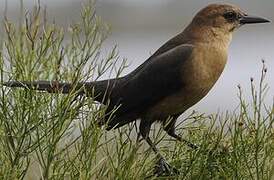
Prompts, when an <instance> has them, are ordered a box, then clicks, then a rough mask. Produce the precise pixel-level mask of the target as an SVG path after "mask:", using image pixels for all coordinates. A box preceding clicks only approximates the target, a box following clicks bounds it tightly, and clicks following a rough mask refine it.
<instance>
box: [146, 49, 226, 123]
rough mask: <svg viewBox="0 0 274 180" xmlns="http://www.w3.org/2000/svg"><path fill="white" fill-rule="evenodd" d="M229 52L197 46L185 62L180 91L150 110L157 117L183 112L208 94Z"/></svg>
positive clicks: (221, 70)
mask: <svg viewBox="0 0 274 180" xmlns="http://www.w3.org/2000/svg"><path fill="white" fill-rule="evenodd" d="M226 61H227V53H226V51H224V50H220V49H218V48H215V47H210V46H201V47H199V46H198V47H195V48H194V50H193V53H192V57H191V58H190V59H189V60H188V61H186V62H185V63H183V66H182V69H181V70H182V72H181V79H180V80H178V81H181V82H182V88H181V89H180V91H178V92H176V93H174V94H172V95H170V96H168V97H165V98H164V99H162V100H161V101H160V102H159V103H157V104H156V105H155V106H154V107H152V108H151V109H150V110H149V113H151V114H154V116H156V117H157V118H164V117H168V116H170V115H174V114H178V113H182V112H184V111H185V110H187V109H188V108H190V107H191V106H193V105H194V104H196V103H197V102H199V101H200V100H201V99H202V98H203V97H205V96H206V95H207V93H208V92H209V91H210V89H211V88H212V87H213V85H214V84H215V83H216V81H217V80H218V78H219V77H220V75H221V73H222V72H223V69H224V67H225V64H226Z"/></svg>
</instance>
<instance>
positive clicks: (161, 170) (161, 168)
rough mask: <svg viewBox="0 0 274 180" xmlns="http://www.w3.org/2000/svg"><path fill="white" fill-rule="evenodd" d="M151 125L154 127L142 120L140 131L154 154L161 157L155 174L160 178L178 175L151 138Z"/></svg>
mask: <svg viewBox="0 0 274 180" xmlns="http://www.w3.org/2000/svg"><path fill="white" fill-rule="evenodd" d="M151 125H152V122H149V121H145V120H141V123H140V127H139V129H140V135H141V136H142V137H143V138H144V139H145V140H146V142H147V143H148V145H149V146H150V147H151V148H152V150H153V151H154V153H155V154H156V155H157V156H158V157H159V161H158V165H157V166H156V167H155V174H156V175H157V176H160V175H163V174H171V173H172V172H175V173H177V174H178V170H176V169H175V168H172V167H171V166H170V165H169V164H168V163H167V162H166V160H165V158H164V157H163V156H162V155H161V154H160V152H159V151H158V149H157V148H156V146H155V144H154V143H153V142H152V141H151V139H150V137H149V131H150V128H151Z"/></svg>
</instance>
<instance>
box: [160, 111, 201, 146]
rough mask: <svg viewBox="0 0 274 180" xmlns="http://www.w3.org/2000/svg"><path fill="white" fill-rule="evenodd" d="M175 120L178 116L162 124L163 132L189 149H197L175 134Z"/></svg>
mask: <svg viewBox="0 0 274 180" xmlns="http://www.w3.org/2000/svg"><path fill="white" fill-rule="evenodd" d="M177 118H178V116H174V117H172V118H168V119H167V122H166V123H165V124H164V130H165V131H166V132H167V134H168V135H170V136H171V137H174V138H175V139H176V140H178V141H180V142H183V143H185V144H186V145H188V146H189V147H191V148H193V149H197V148H198V146H197V145H195V144H193V143H191V142H189V141H188V140H186V139H184V138H182V137H180V136H179V135H177V134H176V133H175V124H176V120H177Z"/></svg>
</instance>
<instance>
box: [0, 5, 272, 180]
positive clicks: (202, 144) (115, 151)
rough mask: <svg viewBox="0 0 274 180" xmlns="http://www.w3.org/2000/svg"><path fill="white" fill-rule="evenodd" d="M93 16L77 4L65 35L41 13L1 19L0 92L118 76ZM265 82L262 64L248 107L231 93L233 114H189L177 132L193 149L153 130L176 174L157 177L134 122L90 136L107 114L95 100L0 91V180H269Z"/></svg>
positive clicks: (102, 28)
mask: <svg viewBox="0 0 274 180" xmlns="http://www.w3.org/2000/svg"><path fill="white" fill-rule="evenodd" d="M93 7H94V6H93V3H92V2H89V3H87V4H85V5H84V6H83V10H82V12H81V17H82V20H81V22H79V23H78V24H72V25H71V26H70V28H69V29H63V28H61V27H59V26H58V25H57V24H54V23H49V22H48V20H47V18H46V15H45V13H44V11H43V10H42V9H41V8H40V7H39V6H38V7H36V8H34V9H33V11H31V13H30V12H29V13H24V12H27V11H24V9H23V8H22V12H23V13H22V17H24V18H21V19H22V20H21V22H19V23H13V22H10V21H9V20H8V18H7V17H5V21H4V30H5V35H4V37H3V41H2V43H1V44H2V46H1V50H0V81H1V83H3V82H5V81H8V80H10V79H16V80H22V81H32V80H37V79H39V80H58V81H69V82H79V81H87V80H90V81H91V80H97V79H99V78H101V77H102V76H105V75H108V74H112V75H113V74H115V75H116V76H119V75H120V73H121V72H122V70H123V69H124V68H125V67H126V64H125V61H124V60H120V58H119V56H118V53H117V50H116V48H115V47H114V48H113V49H112V50H110V52H109V53H108V54H106V55H104V54H103V53H102V50H101V46H102V43H103V42H104V40H105V39H106V37H107V35H108V32H109V28H108V26H107V25H105V24H104V23H103V22H102V21H101V19H100V18H99V17H97V16H96V15H95V13H94V9H93ZM24 14H25V15H24ZM121 62H122V63H121ZM266 74H267V69H266V67H265V64H264V62H263V67H262V71H261V75H260V76H261V79H260V81H259V82H258V83H256V82H255V81H254V80H253V79H251V82H250V84H251V96H250V100H249V101H247V100H245V99H244V98H243V95H244V94H245V93H244V92H243V91H244V90H243V89H242V88H241V87H240V86H239V87H238V88H239V106H238V108H237V111H235V112H233V113H223V114H214V115H204V114H201V113H198V112H193V113H191V114H190V115H188V116H187V117H185V119H183V120H182V121H181V123H180V124H178V127H177V131H178V132H179V133H180V134H183V136H184V138H186V139H188V140H189V141H191V142H194V143H196V144H197V145H199V148H198V149H197V150H193V149H190V148H189V147H187V146H186V145H185V144H182V143H179V142H176V141H174V140H172V139H170V138H169V137H168V136H167V135H166V134H165V133H164V132H163V131H162V129H161V128H159V127H158V125H155V127H154V129H153V130H152V131H151V137H152V139H153V141H154V142H155V143H157V146H158V147H159V148H160V150H161V153H162V154H163V155H164V156H165V157H166V159H167V161H168V162H170V164H171V165H172V166H174V167H176V169H178V170H179V172H180V174H171V175H169V176H162V177H155V176H154V175H153V171H154V167H155V163H156V161H157V158H156V156H155V155H154V154H153V151H152V150H151V149H150V148H149V147H148V146H147V145H146V143H145V142H141V143H137V142H136V136H135V135H136V131H137V130H136V126H137V123H132V124H130V125H128V126H126V127H123V128H120V129H118V130H113V131H110V132H107V131H106V130H104V128H100V127H98V126H97V125H96V120H98V119H100V118H103V117H104V110H105V108H106V107H105V106H102V105H98V104H97V103H96V102H94V101H93V98H85V97H78V96H76V93H77V92H75V91H74V92H71V93H70V94H68V95H61V94H47V93H41V92H35V91H31V90H28V89H24V90H23V89H10V88H6V87H2V86H0V106H1V108H0V179H58V180H59V179H136V180H137V179H273V178H274V177H273V173H274V169H273V168H274V162H273V159H274V158H273V157H274V142H273V139H274V128H273V121H274V116H273V114H274V104H270V105H268V104H265V103H264V102H265V101H264V100H265V98H266V93H267V90H268V87H267V85H266V83H265V76H266ZM257 84H258V85H257Z"/></svg>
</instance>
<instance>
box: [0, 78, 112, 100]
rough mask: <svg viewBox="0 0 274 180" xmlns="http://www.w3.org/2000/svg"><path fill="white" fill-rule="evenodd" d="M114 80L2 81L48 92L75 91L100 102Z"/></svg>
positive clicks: (10, 85)
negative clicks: (72, 81)
mask: <svg viewBox="0 0 274 180" xmlns="http://www.w3.org/2000/svg"><path fill="white" fill-rule="evenodd" d="M115 82H116V80H115V79H110V80H104V81H94V82H79V83H77V84H72V83H63V82H58V81H33V82H28V81H22V82H21V81H9V82H5V83H3V86H7V87H20V88H26V89H31V90H38V91H46V92H48V93H62V94H69V93H70V92H72V91H73V92H75V93H77V94H78V95H87V96H93V97H95V100H96V101H99V102H102V103H103V101H104V99H105V98H106V97H107V96H108V95H109V94H110V92H111V89H113V88H114V86H115V84H116V83H115Z"/></svg>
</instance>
